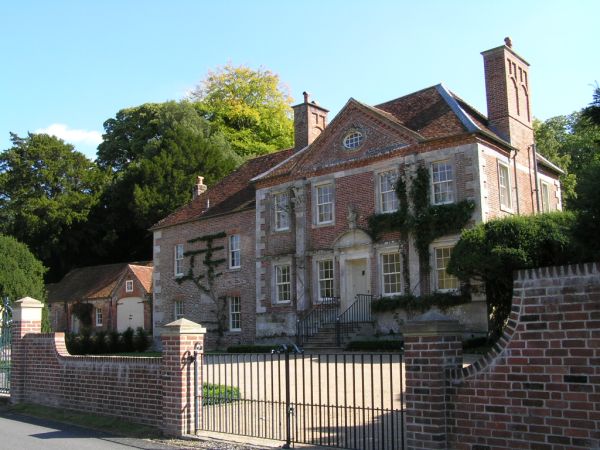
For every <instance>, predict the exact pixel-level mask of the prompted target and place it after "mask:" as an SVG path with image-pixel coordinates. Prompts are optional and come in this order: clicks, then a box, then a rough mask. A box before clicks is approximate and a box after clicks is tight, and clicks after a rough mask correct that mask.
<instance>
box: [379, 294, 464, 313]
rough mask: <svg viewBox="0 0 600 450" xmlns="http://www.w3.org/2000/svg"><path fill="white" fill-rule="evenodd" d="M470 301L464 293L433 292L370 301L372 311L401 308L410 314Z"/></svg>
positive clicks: (443, 309)
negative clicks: (418, 295)
mask: <svg viewBox="0 0 600 450" xmlns="http://www.w3.org/2000/svg"><path fill="white" fill-rule="evenodd" d="M470 301H471V296H470V295H469V294H465V293H460V294H455V293H451V292H433V293H432V294H429V295H423V296H421V297H416V296H414V295H411V294H406V295H395V296H393V297H382V298H378V299H375V300H373V302H372V303H371V310H372V311H373V312H386V311H395V310H397V309H403V310H405V311H406V312H408V313H409V314H410V313H413V312H425V311H428V310H429V309H431V308H432V307H434V306H435V307H437V308H438V309H440V310H442V311H446V310H448V309H449V308H451V307H453V306H458V305H462V304H465V303H469V302H470Z"/></svg>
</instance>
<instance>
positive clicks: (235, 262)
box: [229, 234, 241, 267]
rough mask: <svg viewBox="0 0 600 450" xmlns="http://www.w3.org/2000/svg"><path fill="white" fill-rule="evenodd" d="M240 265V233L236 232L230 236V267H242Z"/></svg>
mask: <svg viewBox="0 0 600 450" xmlns="http://www.w3.org/2000/svg"><path fill="white" fill-rule="evenodd" d="M240 265H241V252H240V235H239V234H234V235H231V236H229V267H240Z"/></svg>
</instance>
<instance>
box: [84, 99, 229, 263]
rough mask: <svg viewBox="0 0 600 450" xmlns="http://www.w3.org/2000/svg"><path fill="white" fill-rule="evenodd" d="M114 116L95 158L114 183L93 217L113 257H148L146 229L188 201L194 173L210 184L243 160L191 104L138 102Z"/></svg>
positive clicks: (150, 254) (148, 241)
mask: <svg viewBox="0 0 600 450" xmlns="http://www.w3.org/2000/svg"><path fill="white" fill-rule="evenodd" d="M116 117H117V119H114V120H112V119H111V120H109V121H106V122H105V126H106V123H110V127H109V129H107V133H106V134H105V142H104V143H103V144H107V145H105V146H104V147H102V146H103V144H101V146H100V147H101V149H102V153H100V152H99V157H98V162H99V164H101V165H102V166H103V167H106V168H110V169H111V172H112V183H111V185H110V186H109V188H108V189H107V190H106V192H105V194H104V197H103V201H102V205H101V207H100V208H99V209H98V210H96V211H95V215H96V216H97V217H98V218H99V219H100V218H102V221H103V223H104V225H105V228H106V233H105V235H104V239H103V240H104V242H105V245H107V246H109V248H110V252H109V253H110V259H111V260H113V261H118V260H128V261H131V260H134V259H148V258H151V257H152V253H151V250H152V244H151V238H150V233H149V232H148V228H149V227H151V226H152V225H153V224H154V223H156V222H157V221H158V220H160V219H162V218H164V217H165V216H167V215H168V214H170V213H171V212H173V211H174V210H175V209H177V208H178V207H180V206H182V205H183V204H185V203H186V202H188V201H189V200H190V198H191V193H192V187H193V185H194V183H195V180H196V176H198V175H202V176H204V177H205V181H206V183H207V184H209V185H211V184H213V183H216V182H217V181H218V180H220V179H221V178H222V177H224V176H225V175H227V174H228V173H229V172H231V171H232V170H233V169H234V168H235V167H236V166H237V165H238V164H239V163H240V162H241V159H240V158H239V157H238V156H237V155H236V154H235V153H234V152H233V151H232V150H231V148H230V146H229V144H228V143H227V142H226V140H225V138H224V137H223V135H222V134H221V133H219V132H218V131H217V130H216V129H215V127H213V126H212V125H211V124H209V123H208V122H207V121H206V120H205V119H203V118H202V117H200V115H199V114H198V112H197V110H196V108H195V107H194V106H193V105H192V104H191V103H190V102H187V101H182V102H166V103H162V104H146V105H141V106H139V107H137V108H129V109H128V110H127V111H126V112H123V111H119V113H117V116H116ZM120 120H123V121H124V122H123V123H119V121H120ZM125 122H127V123H125ZM144 127H145V128H146V129H143V128H144ZM131 130H136V131H131ZM130 131H131V132H130ZM121 133H123V135H121Z"/></svg>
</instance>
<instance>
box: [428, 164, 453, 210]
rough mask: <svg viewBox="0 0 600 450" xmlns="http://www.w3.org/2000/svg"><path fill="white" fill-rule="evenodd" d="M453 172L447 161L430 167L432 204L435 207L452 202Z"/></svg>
mask: <svg viewBox="0 0 600 450" xmlns="http://www.w3.org/2000/svg"><path fill="white" fill-rule="evenodd" d="M453 172H454V170H453V167H452V164H450V162H449V161H442V162H437V163H433V164H432V165H431V182H432V185H433V203H434V204H436V205H440V204H444V203H452V202H453V201H454V173H453Z"/></svg>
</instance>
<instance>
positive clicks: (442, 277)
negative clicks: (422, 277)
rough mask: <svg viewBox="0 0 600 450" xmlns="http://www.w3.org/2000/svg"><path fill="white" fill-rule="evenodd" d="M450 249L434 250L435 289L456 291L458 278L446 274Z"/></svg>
mask: <svg viewBox="0 0 600 450" xmlns="http://www.w3.org/2000/svg"><path fill="white" fill-rule="evenodd" d="M451 253H452V247H441V248H436V249H435V270H436V279H437V289H440V290H443V289H458V278H456V277H454V276H452V275H450V274H449V273H448V272H446V267H447V266H448V262H449V261H450V255H451Z"/></svg>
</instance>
